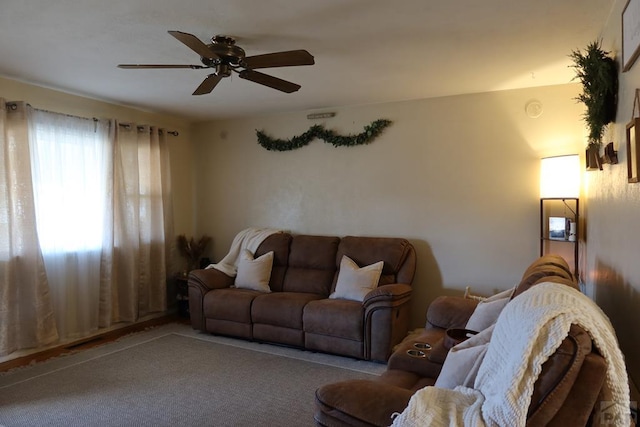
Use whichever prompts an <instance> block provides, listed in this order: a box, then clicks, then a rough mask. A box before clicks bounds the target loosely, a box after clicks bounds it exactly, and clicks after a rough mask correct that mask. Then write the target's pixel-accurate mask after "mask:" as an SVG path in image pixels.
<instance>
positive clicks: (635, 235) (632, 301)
mask: <svg viewBox="0 0 640 427" xmlns="http://www.w3.org/2000/svg"><path fill="white" fill-rule="evenodd" d="M625 4H626V0H617V1H616V3H615V7H614V9H613V12H612V14H611V16H610V18H609V22H608V23H607V25H606V27H605V31H604V34H603V43H602V46H603V48H604V49H605V50H608V51H611V52H612V54H613V55H616V56H618V57H620V56H621V49H622V47H621V46H622V44H621V41H620V40H621V24H620V16H621V14H622V9H623V7H624V5H625ZM636 88H640V62H638V61H637V62H636V64H635V65H634V67H633V68H631V70H630V71H628V72H626V73H622V74H621V75H620V91H619V104H618V114H617V119H616V122H615V123H614V124H612V125H610V126H609V129H608V132H607V135H606V138H605V142H610V141H613V143H614V145H615V148H616V149H617V150H618V158H619V161H620V163H619V164H618V165H604V170H603V171H602V172H586V173H585V177H586V180H585V181H586V188H585V192H586V195H587V200H586V202H587V203H586V209H585V213H584V214H585V215H584V218H585V224H586V249H585V252H586V253H585V255H586V256H585V264H586V272H587V274H586V276H585V281H586V283H587V292H588V293H590V294H591V295H592V296H593V298H594V299H595V301H596V302H597V303H598V305H600V306H601V307H602V308H603V310H604V311H605V312H606V313H607V315H608V316H609V317H610V319H611V321H612V323H613V325H614V327H615V329H616V333H617V335H618V340H619V341H620V346H621V347H622V350H623V352H624V353H625V357H626V359H627V366H628V367H629V371H630V374H631V377H632V379H633V380H634V382H635V383H636V384H637V383H638V382H639V381H640V346H638V338H640V334H639V333H638V329H637V327H638V325H640V261H639V257H640V184H628V183H627V165H626V161H627V153H626V145H625V144H626V136H625V127H626V124H627V123H628V122H629V121H630V119H631V117H632V111H633V96H634V93H635V89H636ZM635 114H636V116H637V115H638V111H637V110H636V113H635Z"/></svg>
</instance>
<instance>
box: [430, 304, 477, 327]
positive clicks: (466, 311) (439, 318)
mask: <svg viewBox="0 0 640 427" xmlns="http://www.w3.org/2000/svg"><path fill="white" fill-rule="evenodd" d="M477 305H478V301H476V300H473V299H470V298H462V297H450V296H441V297H438V298H436V299H435V300H434V301H433V302H432V303H431V304H430V305H429V308H428V309H427V324H426V328H433V327H436V328H441V329H449V328H464V327H465V326H466V324H467V322H468V321H469V318H470V317H471V315H472V314H473V311H474V310H475V309H476V306H477Z"/></svg>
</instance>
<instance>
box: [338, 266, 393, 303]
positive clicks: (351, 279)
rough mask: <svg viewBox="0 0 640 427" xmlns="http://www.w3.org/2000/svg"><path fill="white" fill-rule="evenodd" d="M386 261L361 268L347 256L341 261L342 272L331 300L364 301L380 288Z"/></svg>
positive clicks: (339, 274)
mask: <svg viewBox="0 0 640 427" xmlns="http://www.w3.org/2000/svg"><path fill="white" fill-rule="evenodd" d="M383 266H384V261H378V262H376V263H375V264H371V265H367V266H365V267H362V268H359V267H358V264H356V263H355V262H354V261H353V260H352V259H351V258H349V257H348V256H346V255H343V256H342V260H340V272H339V273H338V282H337V283H336V290H335V292H333V293H332V294H331V295H329V298H331V299H348V300H353V301H361V302H362V301H363V300H364V297H365V296H366V295H367V294H368V293H369V292H370V291H371V290H372V289H375V288H376V287H377V286H378V281H379V280H380V275H381V274H382V267H383Z"/></svg>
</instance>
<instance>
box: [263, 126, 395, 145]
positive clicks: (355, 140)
mask: <svg viewBox="0 0 640 427" xmlns="http://www.w3.org/2000/svg"><path fill="white" fill-rule="evenodd" d="M390 124H391V120H385V119H380V120H376V121H374V122H372V123H371V124H369V125H367V126H365V127H364V131H363V132H361V133H359V134H357V135H347V136H343V135H338V134H337V133H335V132H334V131H332V130H328V129H325V128H324V126H323V125H314V126H311V127H310V128H309V130H308V131H306V132H305V133H303V134H300V135H296V136H294V137H292V138H291V139H274V138H271V137H270V136H268V135H267V134H266V133H264V132H263V131H260V130H256V135H257V136H258V144H260V145H262V146H263V147H264V148H266V149H267V150H269V151H289V150H295V149H297V148H300V147H304V146H305V145H307V144H309V143H310V142H311V141H313V140H314V139H315V138H318V139H322V140H323V141H325V142H326V143H329V144H331V145H333V146H334V147H351V146H354V145H362V144H369V143H370V142H371V141H373V140H374V139H376V138H377V137H378V136H379V135H380V134H381V133H382V131H383V130H384V128H386V127H387V126H389V125H390Z"/></svg>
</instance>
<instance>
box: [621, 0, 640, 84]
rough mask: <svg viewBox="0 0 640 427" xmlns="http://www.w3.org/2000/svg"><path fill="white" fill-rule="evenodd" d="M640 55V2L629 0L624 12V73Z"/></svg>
mask: <svg viewBox="0 0 640 427" xmlns="http://www.w3.org/2000/svg"><path fill="white" fill-rule="evenodd" d="M638 55H640V0H627V4H626V5H625V7H624V9H623V10H622V72H625V71H629V70H630V69H631V67H632V66H633V63H634V62H635V61H636V59H638Z"/></svg>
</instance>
